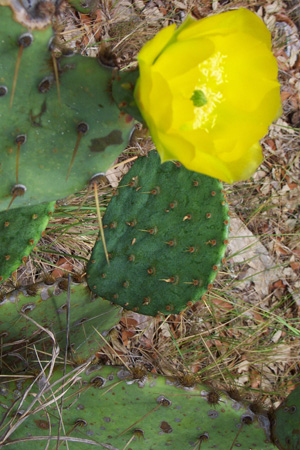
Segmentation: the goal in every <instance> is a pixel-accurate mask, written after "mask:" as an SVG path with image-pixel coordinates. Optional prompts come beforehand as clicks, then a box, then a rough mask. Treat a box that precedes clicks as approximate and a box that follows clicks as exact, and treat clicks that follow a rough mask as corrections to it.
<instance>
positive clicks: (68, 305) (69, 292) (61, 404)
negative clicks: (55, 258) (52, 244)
mask: <svg viewBox="0 0 300 450" xmlns="http://www.w3.org/2000/svg"><path fill="white" fill-rule="evenodd" d="M70 300H71V275H70V274H69V275H68V292H67V330H66V346H65V354H64V370H63V374H64V377H65V376H66V370H67V357H68V349H69V338H70ZM62 392H63V393H64V390H62ZM63 403H64V396H62V397H61V400H60V414H59V426H58V436H57V443H56V450H58V448H59V446H60V443H59V437H60V430H61V427H62V425H63V417H62V413H63ZM64 433H65V434H66V432H65V430H64ZM66 446H67V448H68V442H66Z"/></svg>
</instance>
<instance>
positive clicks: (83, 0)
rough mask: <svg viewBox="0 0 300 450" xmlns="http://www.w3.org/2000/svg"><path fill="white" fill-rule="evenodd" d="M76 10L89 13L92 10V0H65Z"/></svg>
mask: <svg viewBox="0 0 300 450" xmlns="http://www.w3.org/2000/svg"><path fill="white" fill-rule="evenodd" d="M67 1H68V3H69V4H70V5H71V6H73V8H75V9H76V10H77V11H79V12H81V13H83V14H89V13H90V12H91V10H92V5H93V3H95V1H94V2H93V0H92V1H91V0H67Z"/></svg>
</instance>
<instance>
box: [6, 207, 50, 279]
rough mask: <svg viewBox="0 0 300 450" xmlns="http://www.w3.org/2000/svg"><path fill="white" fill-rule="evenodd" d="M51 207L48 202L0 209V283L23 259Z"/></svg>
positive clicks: (36, 239)
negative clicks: (6, 209)
mask: <svg viewBox="0 0 300 450" xmlns="http://www.w3.org/2000/svg"><path fill="white" fill-rule="evenodd" d="M54 208H55V202H50V203H41V204H39V205H34V206H24V207H23V208H15V209H12V210H8V211H1V212H0V283H1V282H2V281H4V280H5V279H6V278H8V277H9V276H10V275H11V273H12V272H13V271H14V270H16V269H17V268H18V267H19V266H20V265H21V264H22V261H24V258H25V259H27V256H28V255H29V254H30V252H31V251H32V249H33V248H34V246H35V245H36V244H37V242H38V241H39V239H40V237H41V233H42V232H43V231H44V230H45V228H46V226H47V225H48V222H49V218H50V216H51V214H52V213H53V211H54Z"/></svg>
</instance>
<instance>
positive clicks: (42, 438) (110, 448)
mask: <svg viewBox="0 0 300 450" xmlns="http://www.w3.org/2000/svg"><path fill="white" fill-rule="evenodd" d="M57 438H58V436H31V437H28V438H22V439H15V440H13V441H9V442H4V443H3V444H0V445H1V447H6V446H8V445H14V444H19V443H21V442H30V441H32V442H34V441H45V440H46V439H47V440H50V441H56V440H57ZM59 439H60V440H61V441H64V442H79V443H82V444H89V445H95V446H97V447H102V448H106V449H107V450H119V449H117V448H116V447H113V446H112V445H109V444H103V443H102V442H96V441H91V440H90V439H81V438H76V437H72V436H61V437H60V438H59Z"/></svg>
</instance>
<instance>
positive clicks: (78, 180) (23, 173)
mask: <svg viewBox="0 0 300 450" xmlns="http://www.w3.org/2000/svg"><path fill="white" fill-rule="evenodd" d="M0 9H1V11H0V73H1V82H0V85H1V86H0V117H1V125H2V126H1V130H0V140H1V149H0V162H1V166H0V177H1V183H0V210H3V209H6V208H7V207H8V205H9V203H10V201H11V199H12V190H13V188H14V185H15V184H18V183H21V184H23V185H25V186H26V188H27V190H26V192H25V194H24V195H22V196H17V197H16V198H15V199H14V201H13V203H12V205H11V208H15V207H19V206H23V205H32V204H36V203H40V202H42V201H52V200H56V199H58V198H63V197H65V196H67V195H69V194H72V193H74V192H76V191H78V190H80V189H81V188H83V187H84V186H86V184H87V183H88V182H89V180H90V178H91V177H92V176H93V175H94V174H95V173H98V172H105V171H106V170H107V169H108V167H109V166H110V165H111V164H112V163H113V161H114V160H115V159H116V157H117V156H118V155H119V154H120V153H121V151H122V150H123V149H124V148H125V147H126V145H127V143H128V139H129V135H130V132H131V129H132V127H133V119H132V117H130V116H129V115H127V114H125V113H123V112H120V111H119V109H118V107H117V106H116V105H115V104H114V102H113V100H112V98H111V94H110V84H111V70H109V69H107V68H104V67H101V66H100V64H99V62H98V61H97V60H96V59H95V58H88V57H84V56H80V55H74V56H71V57H64V56H61V57H60V58H59V59H56V61H57V69H58V73H59V91H60V98H61V101H60V102H59V97H58V91H57V85H56V78H55V70H54V65H53V55H52V53H53V52H52V51H51V48H52V47H51V36H52V31H51V30H50V29H47V30H43V31H32V32H31V34H30V35H31V36H32V38H33V40H32V38H30V39H31V40H32V43H31V44H30V45H28V46H24V48H21V47H22V46H20V45H18V40H19V38H20V36H22V33H24V32H25V31H26V29H25V28H24V27H23V26H21V25H20V24H18V23H16V22H14V20H13V19H12V11H11V10H10V8H8V7H0ZM30 39H29V38H28V39H27V40H26V39H25V41H24V42H26V45H27V44H29V43H30V42H29V41H30ZM20 48H21V50H22V51H20ZM20 53H21V57H20V60H19V63H20V68H19V72H18V77H17V81H16V87H15V94H14V96H13V101H12V100H11V93H12V88H13V78H14V73H15V67H16V63H17V59H18V55H19V56H20ZM11 103H12V104H11ZM21 138H22V139H21ZM75 149H77V154H76V157H75V160H74V164H73V167H72V169H71V170H70V172H69V167H70V163H71V160H72V156H73V152H74V151H75ZM18 153H19V164H18V179H17V154H18ZM68 173H69V176H68V179H67V175H68Z"/></svg>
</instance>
